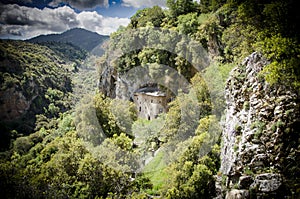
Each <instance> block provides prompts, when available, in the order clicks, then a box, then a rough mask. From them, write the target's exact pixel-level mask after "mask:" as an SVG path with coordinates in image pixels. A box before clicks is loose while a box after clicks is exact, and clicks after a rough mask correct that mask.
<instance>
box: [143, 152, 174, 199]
mask: <svg viewBox="0 0 300 199" xmlns="http://www.w3.org/2000/svg"><path fill="white" fill-rule="evenodd" d="M164 156H165V154H164V152H163V151H159V152H158V153H157V155H156V156H155V157H154V158H153V159H152V160H151V161H150V162H149V163H148V164H147V165H146V166H145V167H144V170H143V172H144V174H145V176H146V177H148V178H149V179H150V181H151V183H152V184H153V188H152V189H148V190H146V192H147V193H148V194H150V195H159V193H160V190H161V189H162V187H163V185H164V184H165V181H166V179H167V178H168V174H167V172H166V170H165V168H166V166H167V165H166V163H165V161H164Z"/></svg>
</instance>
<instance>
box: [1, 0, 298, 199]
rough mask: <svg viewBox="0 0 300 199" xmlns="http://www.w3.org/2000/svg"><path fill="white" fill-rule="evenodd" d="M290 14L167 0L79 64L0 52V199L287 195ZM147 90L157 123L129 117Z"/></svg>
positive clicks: (22, 45) (273, 8) (282, 9)
mask: <svg viewBox="0 0 300 199" xmlns="http://www.w3.org/2000/svg"><path fill="white" fill-rule="evenodd" d="M296 5H297V2H296V1H295V0H290V1H281V0H271V1H252V0H249V1H238V0H236V1H235V0H214V1H210V0H205V1H200V2H199V3H198V2H196V1H192V0H167V7H168V8H167V9H162V8H160V7H158V6H154V7H152V8H145V9H143V10H139V11H137V12H136V14H135V15H133V16H132V17H131V22H130V24H129V25H128V26H127V27H121V28H120V29H119V30H118V31H117V32H115V33H113V34H111V36H110V43H109V45H108V46H107V49H106V53H105V55H104V56H102V57H101V58H95V57H90V58H89V59H86V61H85V62H83V59H85V58H86V56H87V55H86V54H85V51H82V50H80V49H78V48H77V47H74V46H73V45H69V44H68V45H64V44H60V43H51V42H48V43H44V44H41V45H38V44H31V43H27V42H21V41H1V43H0V56H1V57H0V69H1V91H0V92H1V113H0V114H1V151H2V152H1V154H0V155H1V162H0V192H1V195H2V196H3V197H5V198H178V199H179V198H225V197H226V198H241V197H243V198H285V197H286V198H298V197H300V192H299V190H300V186H299V185H300V179H299V172H300V171H299V162H300V160H299V152H300V149H299V123H300V122H299V115H300V114H299V112H300V111H299V88H300V79H299V78H300V74H299V73H300V69H299V67H300V66H299V64H300V46H299V39H300V38H299V20H300V18H299V13H298V11H297V6H296ZM95 66H96V68H97V70H95V69H94V67H95ZM230 71H231V72H230ZM94 76H96V78H97V79H93V77H94ZM96 82H97V83H96ZM75 84H77V85H75ZM91 84H92V85H91ZM96 84H97V86H98V88H97V90H94V85H96ZM153 85H155V86H157V88H158V89H160V90H161V91H163V92H164V93H166V95H168V96H170V100H169V103H168V106H167V109H168V111H167V112H166V113H161V114H159V115H157V117H156V118H155V119H152V120H147V119H142V118H139V117H138V114H137V113H138V111H139V109H138V107H136V104H135V103H134V102H133V97H134V94H135V91H136V90H138V89H139V88H144V87H147V86H153ZM85 91H88V92H86V93H88V94H86V93H85ZM74 95H75V96H74ZM73 100H75V101H76V103H72V102H73ZM79 100H80V102H78V101H79ZM72 105H74V106H72ZM2 129H4V130H2ZM2 138H3V139H2Z"/></svg>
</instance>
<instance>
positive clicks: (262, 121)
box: [220, 53, 300, 198]
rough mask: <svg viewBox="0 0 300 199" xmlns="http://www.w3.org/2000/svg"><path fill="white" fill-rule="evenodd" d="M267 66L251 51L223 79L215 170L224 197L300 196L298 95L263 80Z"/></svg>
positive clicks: (260, 57)
mask: <svg viewBox="0 0 300 199" xmlns="http://www.w3.org/2000/svg"><path fill="white" fill-rule="evenodd" d="M267 64H268V62H267V60H265V59H264V58H263V57H262V56H261V55H260V54H259V53H253V54H251V55H250V56H249V57H247V58H246V59H245V60H244V62H243V63H242V64H241V65H240V66H238V67H236V68H234V69H233V70H232V72H231V75H230V78H229V80H228V81H227V85H226V91H225V93H226V96H225V97H226V106H227V107H226V121H225V125H224V130H223V135H222V139H223V140H222V142H223V143H222V151H221V168H220V171H221V173H222V175H223V187H224V190H227V196H226V198H240V197H241V195H244V196H245V197H244V198H270V197H272V198H283V197H291V198H297V197H299V194H300V193H299V174H300V173H299V162H300V158H299V152H300V147H299V129H298V128H299V124H300V114H299V112H300V111H299V96H298V94H297V92H296V91H293V90H292V89H290V88H287V87H284V86H282V85H270V84H268V83H267V82H265V80H264V79H263V77H262V76H261V75H260V71H261V70H262V69H263V67H264V66H266V65H267ZM297 184H298V185H297ZM297 186H298V187H297ZM230 190H231V191H230ZM233 190H234V191H233ZM241 190H242V191H241ZM245 190H247V193H246V192H245ZM297 190H298V191H297ZM248 191H249V194H248Z"/></svg>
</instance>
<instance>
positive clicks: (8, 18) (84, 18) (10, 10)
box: [0, 4, 129, 39]
mask: <svg viewBox="0 0 300 199" xmlns="http://www.w3.org/2000/svg"><path fill="white" fill-rule="evenodd" d="M128 23H129V19H128V18H117V17H116V18H111V17H104V16H102V15H99V14H98V13H97V12H95V11H93V12H91V11H83V12H81V13H76V12H75V11H74V10H73V9H71V8H70V7H68V6H64V7H59V8H55V9H50V8H44V9H42V10H40V9H37V8H29V7H25V6H19V5H11V4H9V5H3V6H1V7H0V38H8V37H9V38H12V39H28V38H31V37H34V36H37V35H40V34H50V33H61V32H64V31H66V30H68V29H70V28H75V27H80V28H85V29H87V30H90V31H94V32H97V33H99V34H106V35H108V34H110V33H111V32H114V31H116V30H117V29H118V27H119V26H120V25H123V26H126V25H127V24H128Z"/></svg>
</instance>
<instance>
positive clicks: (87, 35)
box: [28, 28, 109, 55]
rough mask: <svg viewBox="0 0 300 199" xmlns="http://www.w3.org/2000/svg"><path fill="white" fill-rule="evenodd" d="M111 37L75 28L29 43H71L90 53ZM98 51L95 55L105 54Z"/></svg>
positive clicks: (38, 37)
mask: <svg viewBox="0 0 300 199" xmlns="http://www.w3.org/2000/svg"><path fill="white" fill-rule="evenodd" d="M108 39H109V36H104V35H99V34H98V33H95V32H91V31H88V30H85V29H82V28H73V29H70V30H67V31H66V32H63V33H61V34H49V35H40V36H37V37H34V38H32V39H29V40H28V41H29V42H33V43H43V42H62V43H71V44H73V45H75V46H78V47H80V48H82V49H84V50H87V51H88V52H92V50H93V49H94V48H96V47H97V46H99V45H101V44H102V43H103V42H104V41H106V40H108ZM97 49H98V50H97V51H96V52H95V50H94V51H93V54H97V55H99V54H103V52H99V50H100V51H103V49H101V48H100V49H99V47H97Z"/></svg>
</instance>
